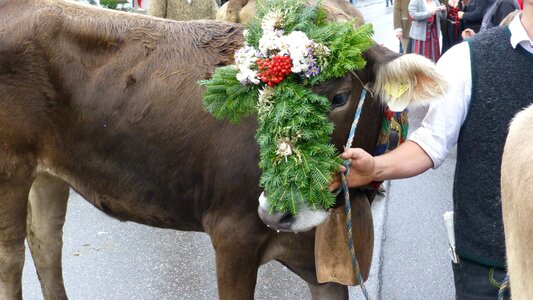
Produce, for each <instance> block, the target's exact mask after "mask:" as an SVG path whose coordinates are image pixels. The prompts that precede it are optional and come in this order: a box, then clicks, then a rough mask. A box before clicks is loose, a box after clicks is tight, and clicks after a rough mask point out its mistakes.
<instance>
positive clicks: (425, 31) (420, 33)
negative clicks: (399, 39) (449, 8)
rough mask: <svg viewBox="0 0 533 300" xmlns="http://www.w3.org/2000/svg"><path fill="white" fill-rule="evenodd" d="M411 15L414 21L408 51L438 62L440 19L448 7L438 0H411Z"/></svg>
mask: <svg viewBox="0 0 533 300" xmlns="http://www.w3.org/2000/svg"><path fill="white" fill-rule="evenodd" d="M409 16H410V17H411V18H412V19H413V22H412V24H411V30H410V31H409V38H410V41H409V49H408V52H409V53H417V54H420V55H423V56H425V57H427V58H429V59H431V60H432V61H434V62H437V60H439V58H440V43H439V37H440V21H441V19H442V18H444V17H445V16H446V7H445V6H444V5H441V4H440V2H439V1H437V0H411V1H410V2H409Z"/></svg>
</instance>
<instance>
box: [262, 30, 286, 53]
mask: <svg viewBox="0 0 533 300" xmlns="http://www.w3.org/2000/svg"><path fill="white" fill-rule="evenodd" d="M282 48H286V47H285V46H284V45H283V42H282V40H281V37H280V34H279V32H275V31H269V32H266V33H265V34H263V36H262V37H261V39H259V52H261V54H263V55H264V56H265V57H268V56H269V52H271V51H279V50H281V49H282Z"/></svg>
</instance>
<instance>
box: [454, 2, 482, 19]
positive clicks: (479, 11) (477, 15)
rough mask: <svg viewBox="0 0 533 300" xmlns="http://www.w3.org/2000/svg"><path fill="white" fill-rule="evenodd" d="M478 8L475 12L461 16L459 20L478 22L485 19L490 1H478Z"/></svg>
mask: <svg viewBox="0 0 533 300" xmlns="http://www.w3.org/2000/svg"><path fill="white" fill-rule="evenodd" d="M476 1H477V3H476V7H475V8H474V10H473V11H469V12H465V13H463V14H462V16H461V15H460V16H459V18H462V19H463V20H465V21H469V22H476V21H481V20H482V19H483V15H484V14H485V11H486V10H487V8H488V6H489V0H476Z"/></svg>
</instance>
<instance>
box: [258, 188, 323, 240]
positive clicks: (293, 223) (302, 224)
mask: <svg viewBox="0 0 533 300" xmlns="http://www.w3.org/2000/svg"><path fill="white" fill-rule="evenodd" d="M257 213H258V214H259V218H260V219H261V221H263V223H265V225H266V226H268V227H270V228H272V229H273V230H277V231H284V232H303V231H309V230H311V229H313V228H315V227H316V226H318V225H320V224H322V223H323V222H324V221H326V219H327V218H328V216H329V214H330V212H329V211H326V210H323V209H319V210H311V209H309V208H308V207H307V206H306V205H303V204H302V205H301V206H300V212H299V213H298V214H297V215H295V216H294V215H292V214H290V213H270V212H269V211H268V205H267V198H266V196H265V193H261V196H260V197H259V208H258V209H257Z"/></svg>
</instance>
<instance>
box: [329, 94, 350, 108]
mask: <svg viewBox="0 0 533 300" xmlns="http://www.w3.org/2000/svg"><path fill="white" fill-rule="evenodd" d="M348 99H350V92H342V93H338V94H337V95H335V96H334V97H333V100H331V109H334V108H336V107H339V106H343V105H344V104H346V102H347V101H348Z"/></svg>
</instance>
